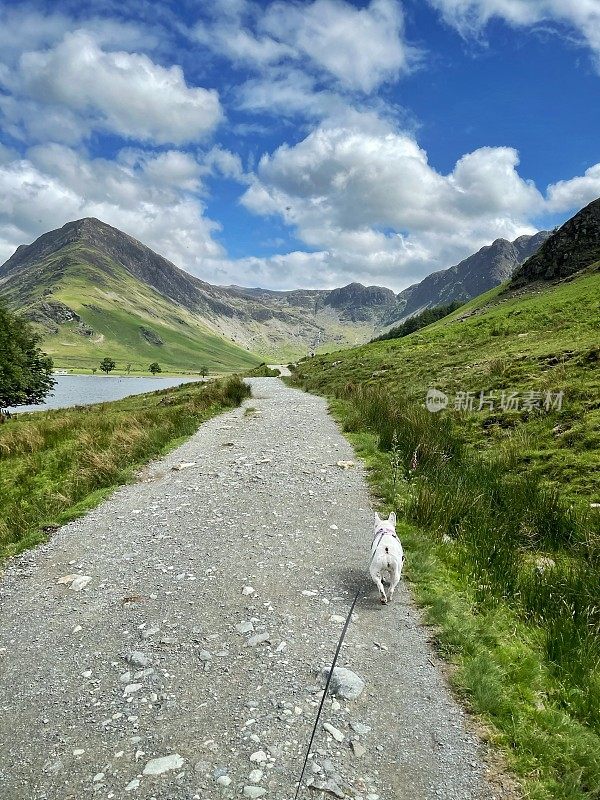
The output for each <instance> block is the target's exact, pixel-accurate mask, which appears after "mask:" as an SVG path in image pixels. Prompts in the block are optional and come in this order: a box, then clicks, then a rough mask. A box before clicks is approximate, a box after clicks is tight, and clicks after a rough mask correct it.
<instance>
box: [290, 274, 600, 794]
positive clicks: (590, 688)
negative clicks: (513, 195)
mask: <svg viewBox="0 0 600 800" xmlns="http://www.w3.org/2000/svg"><path fill="white" fill-rule="evenodd" d="M598 297H600V275H599V274H598V272H597V271H596V272H594V271H592V270H590V271H588V273H587V274H585V275H583V276H581V277H578V278H577V279H576V280H573V281H569V282H563V283H560V284H558V285H554V286H550V285H545V286H537V287H534V288H533V290H532V291H530V292H521V293H520V294H518V295H517V296H514V295H513V296H511V295H508V294H503V293H502V290H501V289H495V290H492V291H491V292H488V293H487V294H486V295H483V296H481V297H480V298H477V299H476V300H474V301H472V302H471V303H469V305H468V306H466V307H463V308H461V309H460V310H459V311H458V312H457V313H455V314H454V315H453V317H452V318H447V319H444V320H441V321H439V322H437V323H435V324H434V325H432V326H430V327H429V328H427V329H423V330H421V331H419V332H417V333H416V334H413V335H411V336H409V337H407V338H405V339H401V340H395V341H390V342H381V343H375V344H373V345H368V346H365V347H361V348H357V349H355V350H353V351H346V352H339V353H336V354H334V355H330V356H327V357H317V358H315V359H311V360H310V361H307V362H303V363H301V364H300V366H299V371H298V373H297V375H296V380H297V381H298V382H299V383H300V384H301V385H303V386H304V387H305V388H308V389H309V390H313V391H315V390H316V391H319V392H321V393H325V394H329V395H330V396H338V397H340V399H337V400H333V401H332V407H333V410H334V411H335V413H336V414H337V416H338V419H339V420H340V421H341V422H342V423H343V424H344V426H345V429H346V430H347V431H349V433H348V435H349V437H350V438H351V440H352V441H353V443H354V445H355V447H356V449H357V451H358V453H359V454H360V455H361V456H362V457H363V458H364V459H365V461H366V463H367V465H368V466H369V468H370V473H369V474H370V477H371V481H372V487H373V490H374V493H375V494H376V495H377V496H379V497H380V498H381V502H382V503H385V504H386V505H387V506H388V507H393V508H396V509H397V510H399V511H400V512H401V513H400V517H401V522H400V525H399V527H400V536H401V538H402V540H403V541H404V543H405V545H406V550H407V568H406V573H407V576H408V578H409V580H411V581H412V582H413V586H414V591H415V594H416V596H417V598H418V599H419V601H420V602H421V603H422V604H423V606H424V607H425V609H426V618H427V619H428V621H429V622H430V623H431V624H432V625H433V626H434V627H435V630H436V636H437V641H438V645H439V648H440V650H441V652H442V653H443V655H444V656H445V657H446V658H447V659H448V660H449V661H450V662H451V663H452V664H453V665H454V668H453V670H452V681H453V684H454V686H455V688H456V689H457V691H458V692H460V693H461V694H462V696H463V697H464V699H465V702H466V703H467V704H468V705H470V706H471V708H472V709H473V710H474V711H475V712H477V713H478V714H480V715H481V717H482V718H483V719H484V720H485V721H486V723H488V724H489V725H490V734H489V735H490V738H491V739H492V741H493V742H495V743H496V744H497V745H499V746H500V748H501V749H502V750H503V752H504V754H505V756H506V758H507V760H508V763H509V765H510V767H511V768H512V770H513V771H514V772H515V773H516V774H517V775H518V777H519V779H520V781H521V784H522V786H523V789H524V795H525V796H526V797H528V798H532V799H533V798H535V800H550V799H552V800H583V798H587V799H589V798H599V797H600V759H599V758H598V753H599V752H600V711H599V709H600V642H599V635H600V629H599V628H598V608H599V606H600V601H599V588H598V587H599V583H600V581H599V574H600V573H599V564H600V534H599V531H598V522H599V521H600V519H599V518H600V515H599V514H598V513H597V512H596V511H595V510H590V508H589V505H590V501H594V502H598V501H599V500H600V497H599V496H598V494H599V483H598V481H599V476H598V469H597V466H598V462H599V457H598V456H599V454H598V450H599V449H600V441H599V427H600V426H599V422H600V419H599V402H598V395H599V393H598V389H599V388H600V387H599V378H598V372H599V369H598V356H599V353H598V335H597V331H598V329H599V322H600V319H599V316H600V308H599V304H598ZM470 312H474V313H473V314H472V316H469V317H467V318H466V319H464V320H463V321H459V318H460V317H463V316H465V314H468V313H470ZM523 334H526V335H523ZM336 362H338V363H336ZM373 373H376V374H375V375H374V374H373ZM365 386H371V389H370V390H369V389H368V388H367V391H366V392H365V391H364V387H365ZM356 387H359V388H358V389H357V388H356ZM430 387H438V388H439V389H441V390H444V391H446V392H447V393H448V394H450V395H451V396H454V394H455V393H456V391H459V390H463V391H465V390H469V391H474V392H477V393H478V392H479V391H480V390H485V391H489V390H494V389H496V390H500V389H502V388H504V389H507V390H515V391H519V392H521V393H523V392H525V391H527V390H539V391H546V390H552V391H553V392H556V391H559V390H563V391H564V392H565V400H564V405H563V410H562V411H560V412H558V411H553V412H552V413H546V412H545V411H544V412H537V413H536V412H533V413H521V414H517V413H514V412H513V413H508V412H507V413H497V412H494V413H490V412H485V413H474V414H463V413H456V412H453V411H450V412H442V413H440V414H438V415H437V416H434V415H431V414H428V413H427V412H426V411H424V410H423V411H421V410H420V407H421V406H422V405H423V400H424V397H425V392H426V390H427V389H428V388H430ZM390 421H391V422H392V424H393V426H394V429H396V430H398V427H397V426H400V428H401V429H403V430H401V433H400V440H399V441H398V444H397V450H395V447H396V445H395V444H394V440H393V439H392V440H391V442H392V444H391V449H390V442H389V441H388V442H387V443H386V444H384V443H383V440H382V439H381V438H380V436H381V435H383V434H384V433H385V435H386V436H387V438H388V439H389V438H390V437H389V433H390V424H389V423H390ZM448 423H449V425H448ZM386 425H387V429H386ZM416 441H419V442H420V444H419V445H418V447H419V448H420V449H419V450H418V457H417V459H416V462H415V463H417V462H418V463H417V466H416V469H415V470H414V471H413V470H412V469H411V467H412V457H411V456H412V453H413V450H414V448H415V442H416ZM460 442H463V443H465V445H466V448H465V449H464V453H463V454H462V455H460ZM457 443H458V449H456V446H457ZM382 448H384V449H382ZM453 448H454V452H455V455H451V453H452V450H453ZM446 454H447V455H446ZM427 459H429V461H430V464H429V465H428V464H427V463H426V461H427ZM447 459H449V460H447ZM488 464H489V465H490V466H489V469H488V468H487V467H486V466H485V465H488ZM494 465H496V466H494ZM488 473H489V474H488ZM394 475H396V478H394ZM536 477H537V478H539V479H540V481H541V483H540V484H539V486H540V488H536V486H535V479H536ZM532 481H533V482H532ZM548 485H549V486H550V487H558V488H559V489H560V491H561V493H562V494H563V495H566V497H567V500H568V501H569V502H571V503H573V504H574V505H575V508H576V509H579V511H577V512H571V511H569V510H568V509H567V508H566V507H565V506H564V505H563V506H561V505H560V504H559V505H557V504H556V503H555V501H554V499H553V496H552V495H551V494H548V493H547V492H546V490H545V489H544V487H545V486H548ZM561 508H562V510H561ZM402 518H403V519H402ZM540 557H542V561H541V563H542V564H543V563H544V559H545V558H551V559H553V560H554V561H555V566H554V567H542V569H541V571H538V567H537V566H536V565H537V564H538V563H540V562H539V561H538V559H540Z"/></svg>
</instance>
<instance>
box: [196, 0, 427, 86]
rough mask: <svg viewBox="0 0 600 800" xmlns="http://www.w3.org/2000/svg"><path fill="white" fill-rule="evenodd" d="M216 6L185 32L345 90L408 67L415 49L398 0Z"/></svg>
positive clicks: (224, 51)
mask: <svg viewBox="0 0 600 800" xmlns="http://www.w3.org/2000/svg"><path fill="white" fill-rule="evenodd" d="M218 6H219V8H220V10H221V12H222V13H220V14H219V15H218V16H217V18H216V19H215V20H214V21H212V22H205V21H200V22H198V23H197V24H196V25H195V27H194V28H193V31H192V34H193V36H194V37H195V38H196V39H197V41H200V42H201V43H202V44H203V45H206V46H208V47H210V48H211V49H213V50H214V51H215V52H217V53H219V54H220V55H224V56H226V57H227V58H229V59H230V60H232V61H234V62H235V61H237V62H241V63H244V64H249V65H252V66H254V67H255V68H257V69H259V70H263V69H264V68H266V67H269V66H281V65H283V64H286V63H287V64H291V65H294V64H296V65H301V66H302V68H303V69H305V70H308V71H309V72H311V73H313V74H316V75H318V77H319V79H320V80H325V79H329V80H330V81H334V82H336V83H337V84H338V85H339V86H340V87H342V88H343V89H346V90H350V91H360V92H364V93H367V94H368V93H371V92H373V91H374V90H375V89H377V88H378V87H379V86H380V85H381V84H382V83H384V82H386V81H389V80H394V79H395V78H397V77H398V76H399V75H400V74H402V73H405V72H407V71H409V70H410V69H411V68H412V66H413V63H414V62H415V60H416V58H417V56H418V54H417V50H416V49H415V48H413V47H411V46H410V45H408V44H407V42H406V40H405V36H404V19H403V14H402V8H401V6H400V3H399V2H398V0H371V2H370V3H369V4H368V5H367V6H365V7H364V8H356V6H354V5H352V4H351V3H349V2H345V0H313V2H309V3H306V2H305V3H298V2H285V3H283V2H279V1H278V0H277V1H276V2H273V3H271V4H270V5H268V6H267V7H266V8H264V9H263V8H261V7H260V6H259V5H258V4H256V3H252V2H250V1H249V0H245V1H244V2H236V3H234V4H231V3H229V2H224V0H221V2H220V3H219V4H218Z"/></svg>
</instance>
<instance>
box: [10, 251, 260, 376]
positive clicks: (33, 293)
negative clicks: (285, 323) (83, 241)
mask: <svg viewBox="0 0 600 800" xmlns="http://www.w3.org/2000/svg"><path fill="white" fill-rule="evenodd" d="M91 255H92V256H93V257H95V258H97V254H95V253H92V254H91ZM87 256H88V254H87V253H86V250H85V248H84V247H83V246H82V245H75V244H74V245H71V246H69V247H67V248H64V249H63V250H61V252H60V254H59V255H57V256H53V257H50V258H48V259H47V260H46V261H44V262H42V263H41V264H40V265H39V270H38V272H37V275H36V281H35V285H33V286H30V287H16V286H15V287H14V288H12V289H10V290H9V291H8V292H6V295H7V298H8V300H9V302H10V303H11V304H12V305H13V306H15V305H16V306H18V307H19V308H21V309H22V308H23V301H24V300H25V301H26V303H27V305H30V304H32V303H34V302H37V301H40V300H42V299H43V298H44V291H45V290H47V289H48V288H52V290H53V292H52V298H51V299H54V300H58V301H61V302H63V303H65V304H66V305H68V306H69V307H70V308H72V309H73V310H74V311H76V312H77V314H79V315H80V317H81V318H82V320H83V321H84V322H85V323H86V324H87V325H88V326H89V327H91V328H92V329H93V330H94V332H95V333H94V335H93V336H91V337H87V336H82V335H81V334H80V333H78V332H77V325H76V324H62V325H60V326H59V332H58V333H57V334H50V335H46V336H45V338H44V341H43V345H42V346H43V349H44V350H45V351H46V352H47V353H48V354H49V355H51V356H52V358H53V359H54V362H55V364H56V366H57V367H68V368H76V369H82V368H83V369H89V368H91V367H97V366H98V363H99V362H100V361H101V360H102V358H104V357H105V356H110V357H111V358H114V360H115V361H116V362H117V368H123V367H124V366H125V364H127V363H131V364H132V368H133V370H134V371H135V370H141V371H146V370H147V368H148V365H149V364H150V363H151V362H153V361H158V363H159V364H160V365H161V367H162V368H163V370H166V371H171V372H177V371H179V372H181V371H185V370H193V371H197V370H199V369H200V367H201V366H203V365H204V366H206V367H208V369H209V370H210V371H211V372H231V371H234V370H238V369H244V368H248V367H252V366H254V365H255V364H258V363H259V362H260V359H258V358H257V357H255V356H254V355H253V354H252V353H249V352H247V351H245V350H243V349H241V348H240V347H237V346H236V345H235V344H233V343H232V342H228V341H227V340H225V339H223V338H222V337H220V336H218V335H216V334H214V333H212V332H211V331H210V330H209V329H208V328H207V327H206V326H204V325H203V324H202V323H201V322H200V321H199V320H198V318H197V317H194V316H193V315H192V314H190V313H189V312H188V311H186V310H185V309H184V308H181V307H179V306H176V305H175V304H173V303H171V302H169V301H168V300H167V299H166V298H164V297H162V296H161V295H160V294H158V293H157V292H155V291H153V290H152V289H151V288H150V287H148V286H145V285H144V284H143V283H141V282H140V281H137V280H135V278H133V277H132V276H131V275H130V274H129V273H128V272H126V270H124V269H123V268H122V267H120V266H119V265H118V264H117V263H115V262H113V261H109V260H108V259H106V260H105V261H104V264H103V268H102V269H101V268H99V267H98V266H96V265H95V264H94V263H91V262H90V260H89V258H88V257H87ZM57 268H58V269H59V270H60V271H61V273H62V274H61V277H60V278H59V280H58V282H56V277H55V276H56V272H57ZM107 269H108V270H109V271H110V277H108V275H107V271H106V270H107ZM140 326H143V327H145V328H148V329H150V330H152V331H154V332H155V333H156V334H158V336H159V337H160V338H161V339H162V340H163V342H164V344H162V345H157V344H152V343H150V342H148V341H147V340H146V339H145V338H144V337H143V336H142V335H141V333H140Z"/></svg>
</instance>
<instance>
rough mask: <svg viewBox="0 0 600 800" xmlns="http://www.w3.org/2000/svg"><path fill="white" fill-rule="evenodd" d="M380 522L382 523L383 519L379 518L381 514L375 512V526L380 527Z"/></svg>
mask: <svg viewBox="0 0 600 800" xmlns="http://www.w3.org/2000/svg"><path fill="white" fill-rule="evenodd" d="M380 522H381V517H380V516H379V514H378V513H377V511H376V512H375V525H378V524H379V523H380Z"/></svg>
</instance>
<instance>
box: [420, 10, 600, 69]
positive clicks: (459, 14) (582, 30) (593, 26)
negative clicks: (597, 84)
mask: <svg viewBox="0 0 600 800" xmlns="http://www.w3.org/2000/svg"><path fill="white" fill-rule="evenodd" d="M429 2H430V3H431V5H433V6H434V7H435V8H437V9H438V10H439V11H441V13H442V14H443V17H444V19H445V20H446V21H447V22H448V23H449V24H451V25H453V26H454V27H455V28H457V29H458V30H460V31H461V33H463V34H466V35H468V34H472V33H478V32H479V31H481V30H482V29H483V28H484V27H485V25H486V24H487V23H488V22H489V20H490V19H492V18H494V17H496V18H499V19H503V20H505V21H506V22H507V23H508V24H509V25H513V26H515V27H523V26H531V25H536V24H539V23H557V24H559V25H561V26H567V27H568V28H569V29H571V30H572V31H575V32H576V34H578V35H579V37H580V39H581V41H582V43H584V44H585V45H587V47H589V48H590V49H591V50H592V52H593V54H594V57H595V60H596V64H597V66H598V70H599V71H600V4H599V3H598V0H429Z"/></svg>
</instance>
